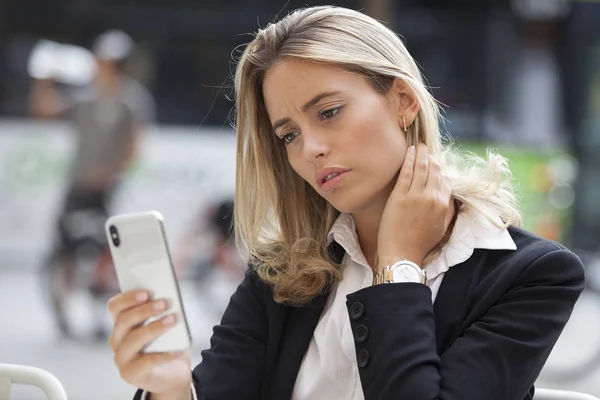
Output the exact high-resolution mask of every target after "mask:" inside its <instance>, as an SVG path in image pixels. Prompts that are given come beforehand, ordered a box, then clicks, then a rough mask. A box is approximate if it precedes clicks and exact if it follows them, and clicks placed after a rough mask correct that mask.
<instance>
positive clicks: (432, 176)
mask: <svg viewBox="0 0 600 400" xmlns="http://www.w3.org/2000/svg"><path fill="white" fill-rule="evenodd" d="M428 156H429V169H428V170H427V182H426V183H425V186H426V187H427V190H429V191H434V192H436V193H437V192H439V190H440V189H441V185H442V166H441V165H440V163H439V162H438V161H437V159H436V158H435V157H434V156H433V155H431V154H429V155H428Z"/></svg>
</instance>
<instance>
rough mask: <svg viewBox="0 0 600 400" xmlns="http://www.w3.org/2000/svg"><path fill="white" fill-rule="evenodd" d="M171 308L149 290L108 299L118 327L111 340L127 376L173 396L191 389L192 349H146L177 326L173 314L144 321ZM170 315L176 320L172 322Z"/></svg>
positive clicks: (116, 360)
mask: <svg viewBox="0 0 600 400" xmlns="http://www.w3.org/2000/svg"><path fill="white" fill-rule="evenodd" d="M167 308H168V305H167V304H166V302H165V300H161V299H157V300H152V299H150V296H149V294H148V292H145V291H128V292H124V293H120V294H118V295H116V296H114V297H112V298H111V299H110V300H109V301H108V311H109V313H110V316H111V318H112V320H113V322H114V329H113V332H112V334H111V335H110V338H109V340H108V343H109V344H110V347H111V348H112V350H113V352H114V358H113V359H114V363H115V365H116V366H117V368H118V369H119V372H120V375H121V378H122V379H123V380H125V381H126V382H128V383H130V384H131V385H133V386H135V387H138V388H140V389H144V390H146V391H148V392H150V393H153V394H157V395H161V394H164V395H170V394H171V393H172V394H173V398H178V396H180V395H179V394H180V393H190V383H191V372H190V370H191V365H190V352H189V350H185V351H180V352H173V353H143V352H142V349H143V348H144V347H145V346H146V345H148V344H149V343H150V342H151V341H153V340H154V339H156V338H157V337H158V336H160V335H161V334H162V333H164V332H165V331H167V330H169V329H170V328H171V327H173V325H174V322H175V318H174V317H175V316H174V315H173V314H167V315H166V316H165V317H163V318H161V319H159V320H157V321H154V322H152V323H150V324H148V325H146V326H144V325H143V323H144V321H146V320H147V319H148V318H150V317H153V316H156V315H160V314H162V313H163V312H164V311H165V309H167ZM169 317H172V320H173V321H172V322H170V323H169V322H168V321H169ZM157 397H158V396H157Z"/></svg>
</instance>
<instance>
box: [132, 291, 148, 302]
mask: <svg viewBox="0 0 600 400" xmlns="http://www.w3.org/2000/svg"><path fill="white" fill-rule="evenodd" d="M135 299H136V300H137V301H146V300H148V293H146V292H139V293H137V294H136V295H135Z"/></svg>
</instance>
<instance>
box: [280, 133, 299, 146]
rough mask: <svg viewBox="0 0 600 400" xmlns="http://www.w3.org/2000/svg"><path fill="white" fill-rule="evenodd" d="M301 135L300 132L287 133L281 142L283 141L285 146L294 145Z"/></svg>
mask: <svg viewBox="0 0 600 400" xmlns="http://www.w3.org/2000/svg"><path fill="white" fill-rule="evenodd" d="M298 135H299V133H298V132H290V133H286V134H285V135H283V136H281V138H280V139H281V140H282V141H283V143H284V144H286V145H287V144H290V143H292V141H293V140H294V139H295V138H296V136H298Z"/></svg>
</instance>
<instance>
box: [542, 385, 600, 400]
mask: <svg viewBox="0 0 600 400" xmlns="http://www.w3.org/2000/svg"><path fill="white" fill-rule="evenodd" d="M533 399H534V400H600V399H598V398H597V397H594V396H592V395H589V394H585V393H579V392H569V391H566V390H555V389H538V388H536V389H535V396H533Z"/></svg>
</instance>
